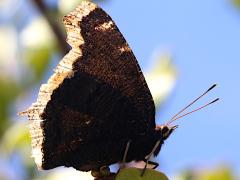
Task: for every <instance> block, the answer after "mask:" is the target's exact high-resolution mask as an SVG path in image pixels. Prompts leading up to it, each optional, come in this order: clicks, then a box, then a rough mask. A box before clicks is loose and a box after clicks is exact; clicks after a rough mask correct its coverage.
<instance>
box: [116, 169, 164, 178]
mask: <svg viewBox="0 0 240 180" xmlns="http://www.w3.org/2000/svg"><path fill="white" fill-rule="evenodd" d="M141 172H142V169H138V168H124V169H121V170H120V172H119V173H118V175H117V177H116V180H168V178H167V176H166V175H165V174H163V173H161V172H159V171H156V170H154V169H146V171H145V173H144V175H143V176H141Z"/></svg>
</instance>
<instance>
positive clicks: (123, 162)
mask: <svg viewBox="0 0 240 180" xmlns="http://www.w3.org/2000/svg"><path fill="white" fill-rule="evenodd" d="M131 141H132V140H131V139H130V140H128V142H127V145H126V148H125V151H124V155H123V159H122V165H121V167H120V168H123V167H125V164H126V159H127V153H128V150H129V147H130V144H131Z"/></svg>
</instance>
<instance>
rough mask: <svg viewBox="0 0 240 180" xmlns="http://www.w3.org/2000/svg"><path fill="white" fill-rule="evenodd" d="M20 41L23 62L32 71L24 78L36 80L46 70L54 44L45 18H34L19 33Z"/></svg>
mask: <svg viewBox="0 0 240 180" xmlns="http://www.w3.org/2000/svg"><path fill="white" fill-rule="evenodd" d="M21 43H22V45H23V47H24V50H23V52H22V54H23V59H24V60H25V61H24V62H25V63H26V64H27V65H28V67H29V68H30V72H32V76H28V77H26V79H25V80H26V81H34V82H35V81H38V80H39V79H41V78H42V76H43V74H44V73H45V71H46V70H47V66H48V64H49V63H50V59H51V55H52V53H53V52H54V50H55V44H56V43H55V39H54V36H53V33H52V31H51V29H50V27H49V25H48V23H47V22H46V20H45V19H43V18H38V19H34V21H33V22H32V23H31V24H29V26H28V27H26V28H25V29H24V30H23V32H22V33H21ZM29 74H30V73H29Z"/></svg>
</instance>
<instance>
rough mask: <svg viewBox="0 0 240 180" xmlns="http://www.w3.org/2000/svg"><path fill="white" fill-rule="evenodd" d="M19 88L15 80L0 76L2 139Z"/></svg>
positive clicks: (0, 127)
mask: <svg viewBox="0 0 240 180" xmlns="http://www.w3.org/2000/svg"><path fill="white" fill-rule="evenodd" d="M19 91H20V89H19V87H18V85H17V84H16V82H15V80H12V79H10V78H9V77H7V76H3V75H2V76H0V137H1V135H2V133H3V132H4V130H5V129H6V128H7V127H8V125H9V123H10V122H9V118H8V116H9V113H10V109H9V108H10V105H11V104H12V103H13V100H15V98H16V97H17V95H18V94H19Z"/></svg>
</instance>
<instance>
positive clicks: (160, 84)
mask: <svg viewBox="0 0 240 180" xmlns="http://www.w3.org/2000/svg"><path fill="white" fill-rule="evenodd" d="M145 78H146V81H147V84H148V87H149V89H150V91H151V94H152V96H153V99H154V102H155V106H156V109H157V108H158V107H159V106H160V105H161V103H162V102H163V101H164V100H165V99H166V98H167V97H168V95H169V94H170V92H171V91H172V89H173V88H174V85H175V82H176V78H177V70H176V68H175V66H174V65H173V63H172V61H171V57H170V56H169V55H166V54H165V55H163V56H160V57H157V60H156V62H155V64H154V66H152V68H151V69H150V70H149V72H148V73H146V75H145Z"/></svg>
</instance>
